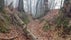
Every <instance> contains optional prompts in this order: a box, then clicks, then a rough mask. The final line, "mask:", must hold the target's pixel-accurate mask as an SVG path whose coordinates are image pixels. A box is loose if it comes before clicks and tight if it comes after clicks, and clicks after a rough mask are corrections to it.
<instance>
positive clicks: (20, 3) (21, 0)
mask: <svg viewBox="0 0 71 40" xmlns="http://www.w3.org/2000/svg"><path fill="white" fill-rule="evenodd" d="M18 10H19V11H24V10H23V0H19V4H18Z"/></svg>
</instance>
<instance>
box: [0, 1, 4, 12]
mask: <svg viewBox="0 0 71 40" xmlns="http://www.w3.org/2000/svg"><path fill="white" fill-rule="evenodd" d="M3 7H4V0H0V11H1V10H2V9H3Z"/></svg>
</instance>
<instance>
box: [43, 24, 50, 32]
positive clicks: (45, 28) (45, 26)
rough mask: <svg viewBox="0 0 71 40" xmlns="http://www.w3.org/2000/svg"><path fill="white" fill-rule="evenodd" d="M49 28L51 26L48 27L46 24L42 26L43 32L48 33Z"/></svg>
mask: <svg viewBox="0 0 71 40" xmlns="http://www.w3.org/2000/svg"><path fill="white" fill-rule="evenodd" d="M50 28H51V26H50V25H49V24H48V23H46V24H45V25H44V26H43V30H44V31H48V30H49V29H50Z"/></svg>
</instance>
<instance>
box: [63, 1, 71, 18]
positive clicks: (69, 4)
mask: <svg viewBox="0 0 71 40" xmlns="http://www.w3.org/2000/svg"><path fill="white" fill-rule="evenodd" d="M62 12H63V13H64V17H71V0H65V1H64V5H63V8H62Z"/></svg>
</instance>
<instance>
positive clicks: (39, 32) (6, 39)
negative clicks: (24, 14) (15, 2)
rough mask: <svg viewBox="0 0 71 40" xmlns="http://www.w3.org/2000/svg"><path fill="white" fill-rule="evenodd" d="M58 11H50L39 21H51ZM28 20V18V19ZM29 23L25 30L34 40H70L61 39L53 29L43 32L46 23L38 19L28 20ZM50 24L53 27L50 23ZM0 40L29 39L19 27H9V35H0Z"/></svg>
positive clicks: (70, 39)
mask: <svg viewBox="0 0 71 40" xmlns="http://www.w3.org/2000/svg"><path fill="white" fill-rule="evenodd" d="M58 12H59V11H58V9H56V10H51V11H50V12H48V14H46V15H45V16H44V17H42V18H41V19H44V20H52V19H53V18H54V17H56V16H57V15H58ZM29 18H30V17H29ZM30 20H32V21H30V22H29V23H28V24H27V29H28V30H29V31H30V32H31V33H32V34H33V35H34V36H35V37H36V40H71V38H70V37H69V38H68V39H63V38H61V37H58V35H57V32H56V31H55V30H54V27H52V28H51V29H52V30H47V31H44V30H43V26H44V25H45V23H46V21H41V20H38V19H35V20H33V19H30ZM50 24H51V25H52V26H54V25H53V24H52V23H51V22H50ZM0 40H31V39H30V37H29V38H28V37H27V36H26V35H25V33H24V32H23V29H22V28H21V27H19V26H15V25H11V27H10V33H4V34H3V33H0Z"/></svg>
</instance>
